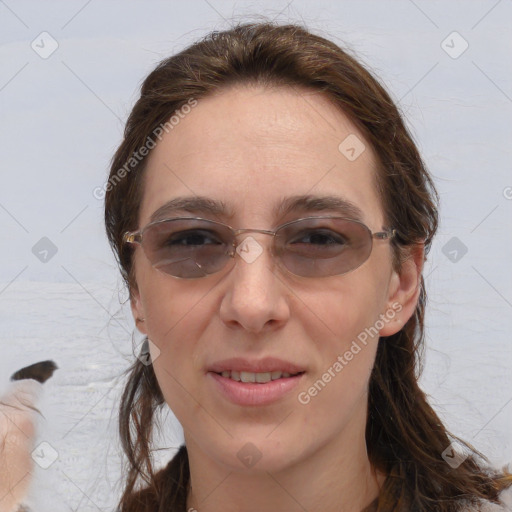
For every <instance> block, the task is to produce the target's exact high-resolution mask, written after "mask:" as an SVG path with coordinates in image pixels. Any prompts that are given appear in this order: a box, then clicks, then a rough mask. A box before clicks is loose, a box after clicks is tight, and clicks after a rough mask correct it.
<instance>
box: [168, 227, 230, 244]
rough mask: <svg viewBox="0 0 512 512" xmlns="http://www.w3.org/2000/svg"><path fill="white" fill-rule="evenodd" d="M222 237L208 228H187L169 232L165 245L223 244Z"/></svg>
mask: <svg viewBox="0 0 512 512" xmlns="http://www.w3.org/2000/svg"><path fill="white" fill-rule="evenodd" d="M223 243H224V242H223V240H222V237H221V236H220V235H219V234H217V233H215V232H214V231H210V230H204V229H201V230H199V229H198V230H189V231H180V232H178V233H172V234H170V235H169V236H168V237H167V238H166V239H165V240H164V244H163V245H166V246H176V245H192V246H196V245H220V244H223Z"/></svg>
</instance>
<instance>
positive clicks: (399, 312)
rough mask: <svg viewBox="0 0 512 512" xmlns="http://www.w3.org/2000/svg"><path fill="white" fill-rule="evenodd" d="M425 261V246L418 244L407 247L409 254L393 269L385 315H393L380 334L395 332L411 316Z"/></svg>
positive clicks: (414, 307) (387, 334)
mask: <svg viewBox="0 0 512 512" xmlns="http://www.w3.org/2000/svg"><path fill="white" fill-rule="evenodd" d="M424 262H425V246H424V245H423V244H418V245H415V246H413V247H411V248H410V249H409V255H408V257H407V258H406V259H405V261H403V262H402V265H401V268H400V270H399V271H398V272H397V271H395V270H394V271H393V273H392V275H391V279H390V283H389V288H388V302H387V305H386V306H387V308H386V312H387V313H386V316H387V317H388V318H391V317H390V312H394V316H393V317H392V319H391V320H390V321H389V322H386V323H385V325H384V327H383V328H382V329H381V330H380V336H391V335H393V334H395V333H397V332H398V331H399V330H400V329H401V328H402V327H403V326H404V325H405V324H406V323H407V321H408V320H409V318H411V316H412V315H413V314H414V310H415V309H416V305H417V304H418V298H419V295H420V291H421V272H422V270H423V264H424Z"/></svg>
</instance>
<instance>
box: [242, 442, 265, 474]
mask: <svg viewBox="0 0 512 512" xmlns="http://www.w3.org/2000/svg"><path fill="white" fill-rule="evenodd" d="M236 456H237V457H238V458H239V460H240V462H241V463H242V464H243V465H244V466H246V467H248V468H252V467H253V466H254V465H255V464H256V463H257V462H258V461H259V460H260V459H261V452H260V451H259V450H258V448H256V446H255V445H254V444H253V443H246V444H244V445H243V446H242V448H241V449H240V450H239V451H238V453H237V454H236Z"/></svg>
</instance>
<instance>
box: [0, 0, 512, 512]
mask: <svg viewBox="0 0 512 512" xmlns="http://www.w3.org/2000/svg"><path fill="white" fill-rule="evenodd" d="M248 14H249V15H255V14H259V15H261V14H263V15H267V16H268V17H270V18H275V19H277V20H280V21H282V22H286V21H299V22H305V23H307V25H308V26H309V27H310V28H311V29H314V30H315V31H317V32H318V33H320V34H322V35H324V36H326V37H328V38H331V39H333V40H335V41H336V42H338V43H339V44H341V45H344V46H346V47H348V48H350V49H352V50H353V51H355V52H356V53H357V54H358V55H359V57H360V59H361V60H362V61H363V62H364V63H365V64H366V65H367V66H369V67H370V68H371V69H372V70H373V72H374V73H375V74H376V75H377V76H378V77H379V78H380V79H381V80H382V81H383V82H384V83H385V85H386V86H387V88H388V89H389V90H390V92H391V94H392V96H393V97H394V98H395V100H396V101H397V102H398V103H399V104H400V105H401V108H402V110H403V112H404V113H405V115H406V116H407V119H408V123H409V125H410V126H411V129H412V130H413V133H414V135H415V138H416V140H417V141H418V144H419V146H420V149H421V151H422V154H423V156H424V158H425V160H426V162H427V165H428V166H429V168H430V171H431V172H432V174H433V175H434V177H435V181H436V184H437V186H438V188H439V191H440V193H441V200H442V204H441V212H440V213H441V228H440V232H439V235H438V237H437V240H436V242H435V244H434V246H433V249H432V252H431V255H430V258H429V261H428V264H427V268H426V273H425V275H426V276H427V279H426V280H427V287H428V288H427V289H428V291H429V294H430V304H429V310H428V316H427V325H428V331H427V335H428V336H427V342H428V345H427V353H426V361H425V362H426V365H425V366H426V367H425V371H424V375H423V377H422V385H423V387H424V389H425V390H426V391H427V393H428V394H429V395H430V396H431V397H432V403H433V404H434V406H435V408H436V410H437V411H438V412H439V414H440V415H441V417H442V418H443V419H444V420H445V421H446V424H447V426H448V428H449V429H450V430H451V431H453V432H454V433H456V434H458V435H460V436H461V437H462V438H464V439H466V440H468V441H470V442H471V443H472V444H473V445H474V446H475V447H476V448H478V449H480V450H481V451H483V452H484V453H485V454H487V455H488V457H489V458H490V460H491V461H492V462H493V463H494V464H497V465H501V464H504V463H507V462H510V461H512V428H511V426H512V372H511V366H512V343H511V341H512V340H511V332H512V265H511V261H512V237H511V236H510V234H511V232H512V231H511V227H512V172H511V161H512V160H511V141H512V123H511V119H512V117H511V114H512V76H511V75H512V72H511V68H510V62H511V54H512V37H511V29H512V3H511V2H510V1H507V0H504V1H502V0H498V1H496V0H492V1H478V2H474V1H466V0H464V1H458V2H456V1H449V2H447V1H429V2H426V1H419V0H415V1H412V0H411V1H406V0H403V1H387V2H381V1H377V0H374V1H358V2H355V1H341V2H332V1H331V2H328V1H321V0H316V1H315V2H307V1H302V0H292V1H290V0H284V1H283V0H280V1H273V2H270V1H269V2H263V1H254V2H233V1H222V0H210V1H206V0H204V1H203V0H189V1H187V2H183V3H182V2H170V1H166V2H155V1H150V2H126V1H123V2H121V1H119V2H113V1H103V2H100V1H98V0H92V1H91V0H89V1H85V0H80V1H66V2H64V1H61V2H58V1H46V2H44V3H43V2H36V1H16V0H4V1H0V43H1V46H0V112H1V117H0V144H1V164H0V165H1V183H2V187H0V228H1V230H2V241H1V247H2V251H1V255H0V258H1V264H0V321H1V327H2V328H1V332H0V347H1V349H2V351H1V357H0V393H1V391H2V390H4V389H6V388H7V386H8V379H9V376H10V375H11V373H13V372H14V371H15V370H16V369H18V368H20V367H22V366H24V365H27V364H31V363H34V362H37V361H39V360H42V359H48V358H51V359H54V360H55V361H56V362H57V364H58V365H59V367H60V369H59V370H58V371H57V372H56V373H55V375H54V377H53V378H52V379H51V380H50V381H48V383H47V384H45V396H44V399H43V400H42V403H41V404H40V408H41V410H42V412H43V413H44V416H45V418H44V419H41V422H40V428H39V437H38V443H40V442H46V443H48V445H49V447H48V445H44V446H46V450H47V451H46V453H53V452H52V451H51V450H55V453H56V457H57V459H56V460H55V462H53V464H51V465H50V466H49V467H48V468H47V469H43V468H40V467H37V468H36V472H35V480H34V485H33V488H32V492H31V501H30V502H29V503H32V504H37V505H34V510H35V512H50V511H51V512H60V511H68V510H79V511H89V510H91V511H97V510H105V511H111V510H113V506H114V504H115V502H116V499H117V496H118V491H119V486H118V478H119V474H120V457H119V446H118V440H117V434H116V412H117V411H116V403H117V400H118V398H119V393H120V390H121V384H122V378H121V377H122V372H123V370H124V369H125V368H126V367H127V366H128V364H129V363H130V361H131V360H132V359H133V353H132V333H133V322H132V319H131V316H130V311H129V307H128V304H127V302H126V298H127V295H126V292H125V290H124V289H123V288H122V285H121V281H120V278H119V277H118V271H117V268H116V266H115V261H114V258H113V256H112V254H111V253H110V249H109V247H108V245H107V241H106V237H105V235H104V230H103V220H102V202H101V201H100V200H98V199H96V197H95V196H94V195H93V191H94V189H95V188H96V187H98V186H102V185H103V184H104V182H105V180H106V177H107V169H108V164H109V160H110V158H111V156H112V154H113V152H114V150H115V148H116V146H117V144H118V143H119V142H120V139H121V134H122V130H123V123H124V121H125V120H126V117H127V115H128V113H129V110H130V108H131V106H132V105H133V103H134V101H135V99H136V97H137V94H138V88H139V86H140V83H141V81H142V80H143V78H144V77H145V76H146V75H147V73H149V71H150V70H151V69H152V68H153V67H154V66H155V65H156V63H157V62H158V61H159V60H161V59H163V58H164V57H166V56H168V55H169V54H171V53H174V52H176V51H178V50H180V49H182V48H183V47H184V46H185V45H187V44H189V43H191V42H192V41H193V40H195V39H196V38H198V37H200V36H202V35H204V34H205V33H206V32H208V31H210V30H212V29H224V28H227V26H228V25H229V20H230V19H233V17H234V19H237V20H238V19H246V15H248ZM453 32H456V34H454V33H453ZM42 33H43V34H42ZM57 45H58V46H57ZM52 50H55V51H54V52H53V53H52V54H51V55H49V53H50V52H51V51H52ZM42 239H43V240H42ZM45 250H46V251H48V252H47V253H44V251H45ZM41 251H43V252H41ZM134 342H135V343H136V342H137V337H136V338H135V341H134ZM167 424H168V436H167V438H166V439H164V440H162V443H163V445H165V446H168V447H170V449H171V451H170V452H167V453H164V455H163V457H164V458H168V457H169V456H170V453H172V447H173V446H178V444H179V443H180V442H181V439H182V438H181V430H180V427H179V425H177V424H176V423H175V420H174V419H173V417H172V414H171V415H169V421H168V423H167ZM50 447H51V448H50Z"/></svg>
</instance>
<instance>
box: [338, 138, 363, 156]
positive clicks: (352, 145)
mask: <svg viewBox="0 0 512 512" xmlns="http://www.w3.org/2000/svg"><path fill="white" fill-rule="evenodd" d="M365 149H366V146H365V145H364V143H363V141H362V140H361V139H360V138H359V137H358V136H357V135H356V134H354V133H351V134H350V135H349V136H348V137H346V138H345V139H344V140H343V141H342V142H341V144H340V145H339V146H338V150H339V152H340V153H341V154H342V155H343V156H344V157H345V158H346V159H347V160H349V161H350V162H353V161H354V160H357V159H358V158H359V157H360V156H361V155H362V154H363V152H364V150H365Z"/></svg>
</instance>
